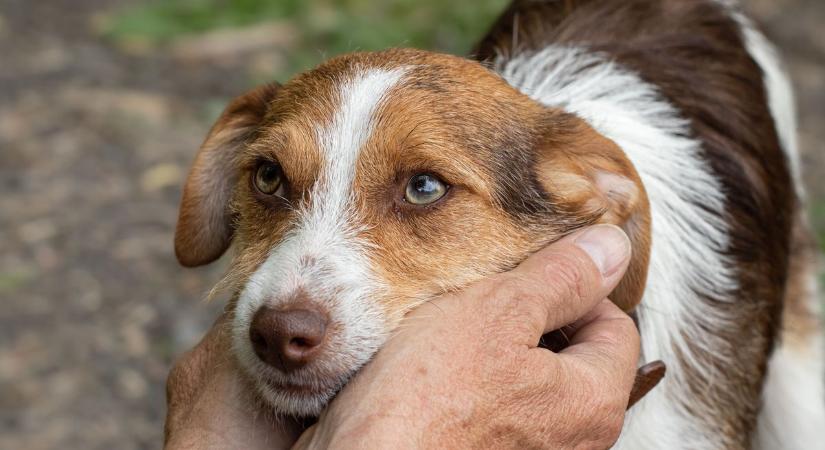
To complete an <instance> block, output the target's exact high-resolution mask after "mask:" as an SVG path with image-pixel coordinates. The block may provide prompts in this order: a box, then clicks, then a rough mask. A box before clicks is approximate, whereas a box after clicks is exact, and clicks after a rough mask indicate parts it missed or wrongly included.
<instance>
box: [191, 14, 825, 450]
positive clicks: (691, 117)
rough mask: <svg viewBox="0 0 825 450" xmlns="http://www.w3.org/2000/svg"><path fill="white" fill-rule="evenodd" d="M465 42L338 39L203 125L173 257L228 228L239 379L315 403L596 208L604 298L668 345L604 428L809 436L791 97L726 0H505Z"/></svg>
mask: <svg viewBox="0 0 825 450" xmlns="http://www.w3.org/2000/svg"><path fill="white" fill-rule="evenodd" d="M474 54H475V59H474V60H470V59H464V58H459V57H455V56H448V55H442V54H435V53H430V52H424V51H418V50H403V49H395V50H388V51H384V52H377V53H354V54H349V55H344V56H341V57H337V58H334V59H332V60H330V61H328V62H326V63H324V64H322V65H321V66H320V67H318V68H316V69H314V70H312V71H309V72H306V73H303V74H301V75H299V76H297V77H296V78H294V79H293V80H291V81H290V82H289V83H287V84H285V85H283V86H280V85H278V84H270V85H266V86H263V87H260V88H258V89H256V90H254V91H252V92H250V93H248V94H246V95H243V96H241V97H239V98H238V99H236V100H235V101H233V102H232V104H231V105H230V106H229V107H228V108H227V109H226V111H225V112H224V113H223V115H222V116H221V117H220V118H219V119H218V121H217V123H216V124H215V125H214V127H213V128H212V130H211V131H210V133H209V136H208V137H207V139H206V141H205V143H204V144H203V147H202V148H201V150H200V152H199V153H198V156H197V159H196V161H195V163H194V166H193V168H192V170H191V172H190V175H189V179H188V180H187V183H186V187H185V190H184V195H183V200H182V204H181V211H180V219H179V222H178V228H177V233H176V237H175V249H176V253H177V256H178V258H179V260H180V262H181V263H182V264H184V265H186V266H197V265H201V264H206V263H209V262H211V261H213V260H215V259H216V258H218V257H219V256H221V254H222V253H224V251H225V250H226V249H227V248H228V246H229V245H230V242H234V245H235V246H236V248H237V252H236V256H235V258H234V260H233V262H232V268H231V270H230V273H229V275H228V277H227V280H228V281H227V283H228V285H230V286H231V287H232V289H233V292H234V296H233V300H232V305H233V307H234V319H233V339H234V351H235V352H236V356H237V358H238V360H239V362H240V364H241V366H242V367H243V368H244V369H245V371H246V373H247V375H248V376H249V377H250V379H251V380H252V382H253V384H254V385H255V386H256V388H257V390H258V392H259V394H260V396H261V398H262V399H263V400H264V401H265V402H266V403H268V404H269V405H270V406H271V407H272V408H273V410H274V411H276V412H278V413H281V414H290V415H298V416H312V415H315V414H317V413H318V412H319V411H320V410H321V408H322V407H323V406H324V405H325V404H326V403H327V401H329V399H330V398H331V397H332V396H333V395H334V394H335V393H336V392H337V391H338V390H339V389H340V388H341V387H342V385H343V384H345V383H346V382H347V380H348V379H349V378H350V377H351V376H352V375H353V373H354V372H355V371H357V370H358V368H359V367H361V366H362V365H363V364H364V363H365V362H366V361H367V360H369V359H370V357H371V356H372V355H373V354H374V353H375V352H376V350H378V348H379V347H381V345H382V343H383V342H384V341H385V339H386V338H387V336H388V334H389V333H390V332H392V331H393V329H394V328H395V327H396V326H397V324H398V323H399V321H400V320H401V318H402V317H403V316H404V314H405V312H407V311H409V310H410V309H411V308H413V307H415V306H416V305H418V304H420V303H422V302H426V301H427V300H428V299H430V298H432V297H433V296H436V295H438V294H440V293H443V292H445V291H449V290H453V289H458V288H461V287H462V286H465V285H467V284H468V283H471V282H474V281H476V280H479V279H481V278H482V277H485V276H487V275H489V274H492V273H496V272H500V271H503V270H506V269H508V268H511V267H513V266H514V265H516V264H518V263H519V262H520V261H522V260H524V259H525V258H526V257H527V256H528V255H529V254H531V253H532V252H535V251H536V250H538V249H539V248H541V247H542V246H545V245H547V244H548V243H550V242H553V241H555V240H557V239H559V238H560V237H562V236H564V235H566V234H568V233H570V232H571V231H573V230H576V229H578V228H580V227H583V226H586V225H588V224H594V223H613V224H617V225H619V226H621V227H623V228H624V230H625V231H626V232H627V233H628V235H629V236H630V238H631V240H632V242H633V249H634V256H633V260H632V262H631V266H630V269H629V272H628V275H627V276H626V277H625V279H624V280H623V281H622V283H621V284H620V286H619V287H618V288H617V289H616V291H615V292H614V293H613V295H612V296H611V297H612V299H613V301H614V302H615V303H617V304H618V305H619V306H621V307H622V308H623V309H625V310H626V311H634V313H635V315H636V318H637V320H638V324H639V329H640V331H641V335H642V346H643V349H642V358H643V360H645V361H649V360H654V359H661V360H664V361H665V362H666V363H667V365H668V367H669V376H668V377H667V378H666V379H665V380H664V382H663V383H662V385H661V386H660V387H659V388H657V389H656V390H654V391H653V392H652V393H651V394H650V395H648V396H647V397H646V398H645V399H644V400H642V401H641V402H640V403H639V404H638V405H637V406H636V407H635V408H634V409H633V410H631V412H630V413H629V416H628V418H627V421H626V425H625V429H624V432H623V433H622V436H621V438H620V440H619V442H618V443H617V448H628V449H662V448H668V449H675V448H690V449H719V448H734V449H736V448H761V449H777V448H783V449H791V448H800V449H801V448H812V446H815V445H819V444H817V443H821V442H823V438H825V396H823V364H822V361H823V360H822V353H821V343H820V341H819V340H820V336H821V335H820V325H819V321H818V317H817V314H816V309H817V301H816V295H817V291H816V287H815V282H816V268H815V264H814V260H815V255H816V253H815V250H814V249H815V247H814V246H813V245H812V240H811V238H810V237H809V234H808V231H807V224H806V221H805V219H804V214H803V211H802V207H801V205H800V203H801V202H800V198H801V196H802V189H801V187H800V185H799V180H800V177H799V168H798V166H799V161H798V157H797V149H796V137H795V118H794V105H793V97H792V92H791V89H790V85H789V82H788V80H787V78H786V76H785V75H784V73H783V72H782V70H781V68H780V65H779V62H778V60H777V57H776V55H775V52H774V49H773V48H772V47H771V45H770V44H769V43H768V42H767V41H766V39H765V38H764V37H763V36H762V35H761V34H760V33H759V32H758V31H757V30H756V28H754V26H753V25H752V24H751V22H750V21H749V20H748V19H747V18H746V17H745V16H744V15H743V14H742V13H741V12H740V10H739V9H738V7H737V6H736V5H735V4H734V3H733V2H731V1H723V0H615V1H611V0H604V1H596V0H591V1H588V0H567V1H552V0H546V1H538V0H531V1H516V2H515V3H514V4H513V5H511V7H510V8H509V9H508V10H507V11H506V12H505V13H504V15H503V16H502V17H501V18H500V19H499V20H498V22H497V23H496V24H495V25H494V27H493V29H492V31H491V32H490V33H489V35H488V36H487V37H486V38H484V40H483V41H482V42H481V43H480V44H479V46H478V47H477V49H476V52H475V53H474Z"/></svg>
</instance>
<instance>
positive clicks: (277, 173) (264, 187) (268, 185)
mask: <svg viewBox="0 0 825 450" xmlns="http://www.w3.org/2000/svg"><path fill="white" fill-rule="evenodd" d="M283 178H284V173H283V171H282V170H281V166H280V165H278V164H275V163H271V162H267V163H263V164H261V165H260V166H258V169H256V170H255V188H256V189H258V191H260V192H261V194H265V195H275V194H278V195H280V194H281V193H282V191H283V184H284V183H283Z"/></svg>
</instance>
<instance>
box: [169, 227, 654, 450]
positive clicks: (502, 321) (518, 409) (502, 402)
mask: <svg viewBox="0 0 825 450" xmlns="http://www.w3.org/2000/svg"><path fill="white" fill-rule="evenodd" d="M629 257H630V248H629V242H628V240H627V238H626V237H625V235H624V234H623V233H622V232H621V231H620V230H618V229H617V228H615V227H610V226H596V227H592V228H590V229H588V230H584V231H582V232H579V233H576V234H574V235H572V236H569V237H567V238H565V239H563V240H561V241H559V242H557V243H555V244H553V245H551V246H549V247H548V248H546V249H544V250H542V251H540V252H538V253H536V254H535V255H533V256H532V257H530V258H529V259H528V260H527V261H525V262H524V263H522V264H521V265H520V266H519V267H518V268H516V269H514V270H512V271H510V272H507V273H504V274H500V275H496V276H493V277H491V278H489V279H487V280H485V281H482V282H480V283H477V284H475V285H473V286H471V287H469V288H468V289H466V290H464V291H462V292H459V293H454V294H447V295H444V296H442V297H440V298H438V299H435V300H433V301H432V302H429V303H427V304H425V305H422V306H421V307H419V308H417V309H416V310H415V311H413V312H412V313H410V314H409V315H408V316H407V317H406V318H405V320H404V322H403V323H402V324H401V326H400V327H399V329H398V331H397V332H396V333H395V335H394V336H393V337H392V338H391V339H390V340H389V341H388V342H387V344H386V345H385V346H384V348H382V349H381V350H380V351H379V352H378V353H377V354H376V356H375V358H374V359H373V360H372V361H371V362H370V363H369V364H367V365H366V366H365V367H364V368H363V369H362V370H361V371H360V372H359V373H358V374H357V375H356V376H355V378H354V379H353V380H352V381H350V383H349V384H347V386H346V387H345V388H344V389H343V390H342V392H341V393H340V394H339V395H338V396H337V397H336V398H335V400H334V401H333V402H332V403H331V404H330V405H329V406H328V407H327V409H325V410H324V412H323V413H322V415H321V417H320V418H319V421H318V422H317V423H316V424H315V425H313V426H312V427H310V428H309V429H308V430H306V431H305V432H304V433H303V434H302V435H301V436H300V439H299V441H298V442H297V444H295V446H296V448H328V447H350V448H416V447H421V448H432V447H440V448H503V447H504V448H508V447H509V448H524V447H541V448H607V447H609V446H610V445H612V444H613V442H615V440H616V439H617V437H618V435H619V432H620V430H621V426H622V423H623V419H624V411H625V408H626V407H627V405H628V399H629V397H630V392H631V387H632V386H633V381H634V374H635V373H636V370H635V366H636V362H637V359H638V352H639V336H638V333H637V331H636V328H635V326H634V324H633V322H632V320H631V319H630V318H629V317H628V316H627V315H626V314H624V313H623V312H622V311H620V310H619V309H618V308H616V307H615V306H614V305H613V304H612V303H611V302H609V301H608V300H606V299H605V297H606V295H607V294H608V293H609V292H610V291H611V290H612V289H613V288H614V287H615V285H616V284H617V283H618V281H619V280H620V279H621V276H622V275H623V273H624V270H625V269H626V267H627V263H628V260H629ZM568 324H572V325H570V326H568V327H565V328H564V329H565V331H566V333H567V336H568V338H569V339H570V345H569V346H568V347H567V348H565V349H564V350H562V351H560V352H559V353H553V352H551V351H548V350H545V349H541V348H537V346H536V343H537V342H538V341H539V338H540V337H541V335H542V334H544V333H546V332H548V331H550V330H554V329H558V328H561V327H563V326H565V325H568ZM654 378H655V377H654ZM652 384H655V381H654V382H653V383H652ZM651 387H652V385H651V384H649V385H648V386H646V387H643V388H641V389H640V390H637V394H640V395H643V394H644V393H645V392H646V390H649V389H650V388H651ZM637 388H638V386H637ZM248 392H249V388H248V387H247V386H245V385H244V384H243V379H242V377H240V376H239V372H238V371H237V368H236V367H235V365H234V360H233V359H232V358H231V356H230V355H229V352H228V336H227V330H224V328H223V326H222V325H221V322H220V321H219V323H218V324H216V326H215V327H214V328H213V330H212V331H210V333H209V334H208V335H207V337H206V338H204V341H203V342H201V344H199V345H198V346H197V347H196V348H195V349H193V350H192V351H191V352H190V353H189V354H187V355H185V356H184V357H183V358H182V359H181V361H180V362H179V363H178V364H177V365H176V368H175V369H174V370H173V371H172V373H171V374H170V378H169V384H168V399H169V415H168V418H167V430H166V431H167V445H168V448H187V447H191V448H241V447H242V448H286V447H288V446H289V445H290V444H291V443H292V442H293V441H294V439H296V438H297V436H298V434H299V433H300V432H301V430H300V428H299V427H298V426H297V425H296V424H293V423H289V422H285V423H275V422H274V421H272V420H271V418H269V417H268V416H267V415H266V414H263V413H261V409H259V408H258V407H257V406H256V403H255V402H254V401H251V399H250V397H249V394H248Z"/></svg>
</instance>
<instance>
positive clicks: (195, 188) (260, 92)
mask: <svg viewBox="0 0 825 450" xmlns="http://www.w3.org/2000/svg"><path fill="white" fill-rule="evenodd" d="M279 89H280V85H279V84H277V83H271V84H267V85H264V86H261V87H258V88H256V89H254V90H252V91H250V92H247V93H246V94H244V95H241V96H240V97H238V98H236V99H234V100H233V101H232V102H231V103H230V104H229V106H227V107H226V109H225V110H224V111H223V113H222V114H221V116H220V117H219V118H218V120H217V121H216V122H215V124H214V125H213V126H212V129H211V130H210V131H209V134H208V135H207V136H206V140H205V141H204V142H203V144H202V145H201V148H200V150H199V151H198V154H197V156H196V157H195V162H194V163H193V165H192V168H191V169H190V170H189V176H188V177H187V179H186V184H185V185H184V188H183V198H182V199H181V203H180V213H179V216H178V225H177V228H176V230H175V255H176V256H177V258H178V261H179V262H180V263H181V264H182V265H184V266H187V267H195V266H200V265H203V264H208V263H210V262H212V261H214V260H216V259H218V258H219V257H220V256H221V255H222V254H223V253H224V252H225V251H226V249H227V248H228V247H229V243H230V242H231V240H232V234H233V232H234V226H233V218H232V213H231V212H230V209H229V203H230V201H231V199H232V190H233V188H234V187H235V184H236V183H237V181H238V167H237V164H236V159H237V157H238V153H239V150H240V149H241V148H242V147H243V145H244V144H245V143H246V142H247V141H248V140H249V139H250V138H251V137H252V136H254V134H255V132H256V131H257V130H258V128H259V126H260V125H261V122H262V121H263V120H264V117H265V116H266V113H267V110H268V107H269V104H270V102H271V101H272V100H273V98H274V97H275V96H276V95H277V93H278V90H279Z"/></svg>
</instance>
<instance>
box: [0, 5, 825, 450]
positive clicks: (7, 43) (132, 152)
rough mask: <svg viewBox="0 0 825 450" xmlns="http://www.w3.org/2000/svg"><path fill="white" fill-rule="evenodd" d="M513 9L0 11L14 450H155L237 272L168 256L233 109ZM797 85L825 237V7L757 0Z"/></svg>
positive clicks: (6, 317) (1, 347)
mask: <svg viewBox="0 0 825 450" xmlns="http://www.w3.org/2000/svg"><path fill="white" fill-rule="evenodd" d="M506 3H508V1H507V0H473V1H465V2H456V1H446V0H380V1H379V0H341V1H333V0H317V1H308V0H233V1H230V0H157V1H137V0H36V1H34V0H0V448H4V449H12V448H25V449H41V448H58V447H60V448H78V449H110V448H118V449H133V448H157V447H159V446H160V442H161V439H162V424H163V418H164V414H165V405H164V381H165V377H166V373H167V371H168V369H169V367H170V364H171V362H172V361H173V359H174V358H175V356H176V355H178V354H179V353H180V352H181V351H183V350H185V349H186V348H188V347H190V346H191V345H193V344H194V343H195V342H196V341H197V340H198V339H199V337H200V336H201V334H202V333H203V332H204V330H205V329H206V328H207V326H208V325H209V324H210V323H211V321H212V320H213V318H214V317H215V315H216V313H217V311H218V310H219V309H220V308H221V306H222V305H221V303H220V301H218V302H214V303H211V304H207V303H205V302H204V301H203V299H204V297H205V293H206V292H207V291H208V290H209V288H210V287H211V286H212V285H213V284H214V283H215V282H216V281H217V280H218V279H219V278H220V276H221V274H222V273H223V270H224V269H225V263H226V261H221V262H219V263H217V264H213V265H212V266H210V267H206V268H201V269H195V270H191V269H190V270H184V269H182V268H179V267H178V265H177V263H176V262H175V259H174V256H173V253H172V234H173V229H174V225H175V220H176V217H177V206H178V199H179V195H180V187H181V184H182V181H183V178H184V176H185V174H186V171H187V169H188V166H189V163H190V162H191V160H192V158H193V156H194V154H195V151H196V149H197V148H198V145H199V144H200V142H201V140H202V139H203V137H204V136H205V134H206V131H207V130H208V128H209V126H210V124H211V122H212V120H214V118H215V117H216V116H217V114H218V113H219V112H220V110H221V109H222V108H223V106H224V105H225V104H226V102H227V100H228V99H230V98H231V97H233V96H235V95H237V94H239V93H241V92H243V91H244V90H245V89H247V88H249V87H250V86H252V85H254V84H257V83H260V82H263V81H267V80H271V79H277V80H280V81H282V82H283V81H286V80H287V79H289V78H290V77H291V76H292V75H293V74H294V73H296V72H298V71H301V70H304V69H307V68H310V67H312V66H314V65H315V64H317V63H319V62H320V61H322V60H324V59H325V58H328V57H330V56H333V55H335V54H338V53H341V52H346V51H353V50H374V49H382V48H386V47H389V46H414V47H420V48H427V49H437V50H442V51H447V52H454V53H459V54H463V53H466V52H467V51H468V50H469V49H470V47H471V46H472V44H473V42H474V41H475V40H476V39H477V38H479V37H480V36H481V34H482V33H483V32H484V31H485V30H486V28H487V27H488V26H489V24H490V23H491V21H492V20H493V19H494V18H495V15H496V13H498V12H499V11H500V10H501V9H502V8H503V7H504V6H505V4H506ZM744 3H745V5H746V8H747V9H748V10H749V11H750V12H751V13H752V14H753V15H754V16H755V17H756V18H757V19H758V20H759V21H761V22H762V23H763V24H764V25H765V28H766V30H767V32H768V34H769V35H770V36H771V37H772V38H773V39H774V40H775V41H776V42H777V43H778V45H779V47H780V48H781V49H782V52H783V54H784V56H785V59H786V61H787V62H788V66H789V68H790V71H791V74H792V76H793V79H794V82H795V84H796V87H797V91H798V97H799V111H800V115H799V116H800V125H801V127H800V133H801V144H802V149H803V155H804V165H803V167H804V169H805V175H806V179H807V186H808V189H809V194H810V209H811V212H812V214H813V216H814V221H815V223H816V227H817V232H818V234H819V237H820V240H821V241H823V242H825V182H822V178H823V176H825V1H822V0H750V1H748V0H745V2H744Z"/></svg>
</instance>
